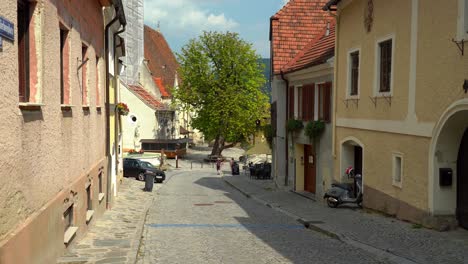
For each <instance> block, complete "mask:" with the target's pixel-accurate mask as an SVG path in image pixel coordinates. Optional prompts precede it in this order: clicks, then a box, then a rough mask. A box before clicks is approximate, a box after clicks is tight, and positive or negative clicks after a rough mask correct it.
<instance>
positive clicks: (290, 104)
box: [288, 86, 294, 118]
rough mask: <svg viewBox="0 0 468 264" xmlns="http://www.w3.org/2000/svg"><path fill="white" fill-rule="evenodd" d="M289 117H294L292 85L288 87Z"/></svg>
mask: <svg viewBox="0 0 468 264" xmlns="http://www.w3.org/2000/svg"><path fill="white" fill-rule="evenodd" d="M288 116H289V118H294V86H290V87H289V115H288Z"/></svg>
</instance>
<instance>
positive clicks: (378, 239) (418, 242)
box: [223, 175, 468, 264]
mask: <svg viewBox="0 0 468 264" xmlns="http://www.w3.org/2000/svg"><path fill="white" fill-rule="evenodd" d="M223 179H224V180H225V181H226V182H228V183H229V184H231V185H232V186H233V187H235V188H236V189H238V190H239V191H241V192H242V193H244V194H247V195H248V196H249V197H252V198H253V199H254V200H257V201H259V202H261V203H263V204H264V205H270V206H271V207H273V208H275V209H277V210H278V211H283V212H285V213H287V214H289V215H290V216H293V217H295V218H297V219H301V220H303V221H308V222H311V223H312V225H313V227H314V228H317V229H321V230H324V231H325V232H329V233H331V234H334V235H336V237H338V238H340V239H341V240H342V241H349V242H350V243H354V242H357V243H354V244H358V245H359V244H361V245H362V247H367V246H369V247H370V248H374V249H377V250H380V251H381V252H387V253H390V254H392V255H394V256H397V257H402V258H404V259H406V260H408V261H410V262H411V263H460V264H461V263H467V262H466V260H467V259H468V246H467V245H468V232H467V231H466V230H462V229H459V230H455V231H449V232H438V231H434V230H428V229H424V228H423V229H415V228H413V227H412V225H411V224H410V223H406V222H402V221H399V220H397V219H394V218H391V217H385V216H382V215H379V214H374V213H373V214H369V213H367V212H366V211H364V210H359V209H357V208H353V207H348V208H346V207H339V208H328V207H327V206H326V205H325V204H324V203H321V202H320V201H319V202H314V201H312V200H310V199H307V198H304V197H302V196H300V195H297V194H295V193H292V192H289V191H283V190H279V189H277V188H274V189H271V190H270V189H268V188H265V186H268V185H270V184H271V182H272V181H262V180H251V179H248V178H247V177H245V176H243V175H241V176H235V177H231V176H226V177H224V178H223ZM314 222H315V223H314Z"/></svg>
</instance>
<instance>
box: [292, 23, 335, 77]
mask: <svg viewBox="0 0 468 264" xmlns="http://www.w3.org/2000/svg"><path fill="white" fill-rule="evenodd" d="M326 32H327V27H325V29H324V30H323V31H322V34H319V35H318V36H317V37H316V38H315V39H314V40H312V41H311V42H309V44H307V45H306V46H305V47H304V49H303V50H301V51H300V52H299V53H298V54H297V55H296V57H294V59H293V60H291V61H290V62H289V63H288V64H286V65H285V66H284V67H283V71H284V72H292V71H296V70H300V69H304V68H307V67H311V66H314V65H318V64H322V63H324V62H326V61H327V60H328V59H330V58H331V57H333V56H334V54H335V23H334V22H332V23H331V24H330V29H329V34H328V35H326Z"/></svg>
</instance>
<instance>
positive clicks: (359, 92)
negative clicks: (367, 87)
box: [345, 47, 361, 99]
mask: <svg viewBox="0 0 468 264" xmlns="http://www.w3.org/2000/svg"><path fill="white" fill-rule="evenodd" d="M356 51H357V52H358V53H359V66H358V67H359V74H358V87H357V94H356V95H351V67H352V61H351V54H352V53H354V52H356ZM360 94H361V48H360V47H358V48H354V49H350V50H348V72H347V83H346V94H345V98H346V99H359V95H360Z"/></svg>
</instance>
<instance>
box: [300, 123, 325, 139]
mask: <svg viewBox="0 0 468 264" xmlns="http://www.w3.org/2000/svg"><path fill="white" fill-rule="evenodd" d="M323 130H325V123H324V122H323V121H322V120H317V121H311V122H309V123H307V125H306V127H305V135H306V136H308V137H309V138H313V139H315V138H316V137H318V136H320V134H322V132H323Z"/></svg>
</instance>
